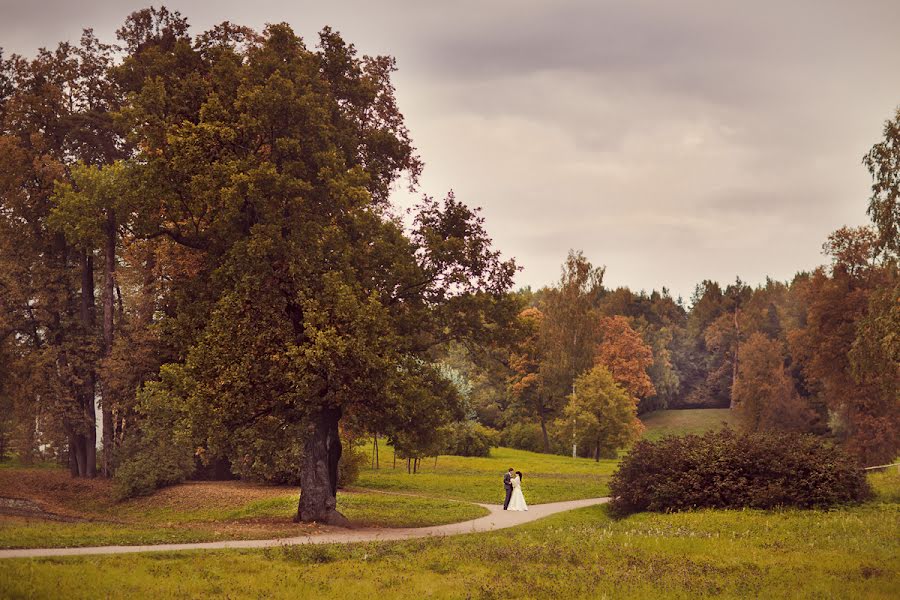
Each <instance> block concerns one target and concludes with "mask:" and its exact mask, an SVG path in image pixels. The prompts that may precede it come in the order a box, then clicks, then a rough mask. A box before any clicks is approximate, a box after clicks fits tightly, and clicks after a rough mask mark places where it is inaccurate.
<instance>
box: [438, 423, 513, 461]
mask: <svg viewBox="0 0 900 600" xmlns="http://www.w3.org/2000/svg"><path fill="white" fill-rule="evenodd" d="M444 429H445V435H446V440H447V441H446V444H447V445H446V448H445V450H444V451H445V452H446V453H447V454H453V455H455V456H490V455H491V448H493V447H495V446H499V445H500V432H498V431H496V430H494V429H491V428H490V427H485V426H484V425H482V424H481V423H476V422H475V421H461V422H459V423H453V424H451V425H448V426H447V427H445V428H444Z"/></svg>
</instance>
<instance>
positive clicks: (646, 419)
mask: <svg viewBox="0 0 900 600" xmlns="http://www.w3.org/2000/svg"><path fill="white" fill-rule="evenodd" d="M641 422H642V423H643V424H644V427H646V428H647V429H646V431H644V439H648V440H658V439H659V438H661V437H663V436H666V435H687V434H690V433H705V432H707V431H712V430H715V429H720V428H721V427H722V424H723V423H727V424H728V425H731V426H735V425H736V424H737V420H736V418H735V416H734V413H732V412H731V411H730V410H729V409H727V408H694V409H685V410H657V411H654V412H651V413H647V414H646V415H643V416H641Z"/></svg>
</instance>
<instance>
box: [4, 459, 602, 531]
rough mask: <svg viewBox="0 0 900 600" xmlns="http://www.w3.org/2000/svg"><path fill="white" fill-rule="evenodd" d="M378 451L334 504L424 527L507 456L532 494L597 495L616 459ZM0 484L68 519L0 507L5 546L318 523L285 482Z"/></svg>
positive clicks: (368, 517) (455, 518)
mask: <svg viewBox="0 0 900 600" xmlns="http://www.w3.org/2000/svg"><path fill="white" fill-rule="evenodd" d="M381 455H382V461H381V465H382V468H381V469H364V470H363V472H362V474H361V477H360V479H359V481H358V482H357V483H356V487H354V488H353V489H352V490H342V491H340V492H339V493H338V510H340V511H341V512H342V513H343V514H344V515H345V516H346V517H347V518H349V519H350V521H351V522H352V523H354V525H356V526H360V527H424V526H428V525H442V524H445V523H454V522H459V521H467V520H470V519H474V518H477V517H480V516H483V515H485V514H487V511H486V509H484V508H482V507H480V506H477V505H474V504H472V503H471V502H491V503H500V502H502V500H503V485H502V476H503V473H504V472H505V471H506V469H507V468H509V467H510V466H514V467H516V468H518V469H519V470H521V471H523V472H524V473H525V482H524V488H525V494H526V497H527V498H528V501H529V502H530V503H532V504H536V503H541V502H554V501H560V500H571V499H577V498H587V497H596V496H603V495H605V494H607V493H608V490H607V487H606V481H607V480H608V478H609V476H610V474H611V473H612V471H613V470H614V469H615V464H616V463H615V462H614V461H609V460H606V461H601V462H599V463H597V462H594V461H591V460H586V459H572V458H568V457H563V456H548V455H542V454H534V453H531V452H525V451H519V450H510V449H504V448H499V449H495V450H494V451H493V453H492V456H491V457H490V458H463V457H455V456H441V457H439V458H438V461H437V465H436V466H435V463H434V461H433V460H426V461H423V464H422V466H421V470H420V472H419V473H417V474H415V475H411V474H408V473H407V472H406V469H405V462H399V463H398V465H397V468H396V469H395V468H392V464H393V454H392V450H391V448H390V447H385V448H382V450H381ZM0 489H3V490H6V489H9V490H15V493H14V494H13V495H15V496H16V497H22V498H28V499H31V500H33V501H35V502H37V503H38V504H39V505H40V506H41V508H42V509H44V510H46V511H48V512H51V513H54V514H56V515H61V516H63V517H67V518H72V519H74V520H77V522H58V521H50V520H45V519H41V518H33V517H29V518H24V517H19V516H5V517H0V547H4V548H25V547H31V548H34V547H68V546H94V545H106V544H126V545H133V544H152V543H175V542H199V541H216V540H224V539H259V538H273V537H291V536H296V535H301V534H308V533H315V531H317V530H318V529H321V528H317V527H315V526H311V525H298V524H294V523H293V522H292V517H293V515H294V513H295V511H296V503H297V492H298V490H297V489H296V488H293V487H279V486H264V485H255V484H249V483H243V482H188V483H185V484H182V485H178V486H173V487H170V488H166V489H163V490H160V491H158V492H157V493H155V494H154V495H152V496H149V497H146V498H137V499H133V500H128V501H125V502H116V501H115V500H114V499H113V498H114V493H113V492H114V490H113V487H112V485H111V482H109V481H105V480H102V479H96V480H83V479H82V480H73V479H71V478H70V477H69V475H68V473H67V472H66V471H65V470H63V469H44V468H40V469H37V468H36V469H23V468H9V469H3V470H0ZM385 492H387V493H385ZM392 492H399V493H392ZM0 495H3V494H0Z"/></svg>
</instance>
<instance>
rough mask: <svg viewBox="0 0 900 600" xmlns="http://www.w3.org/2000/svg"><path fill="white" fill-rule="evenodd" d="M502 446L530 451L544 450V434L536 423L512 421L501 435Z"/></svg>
mask: <svg viewBox="0 0 900 600" xmlns="http://www.w3.org/2000/svg"><path fill="white" fill-rule="evenodd" d="M501 439H502V441H503V445H504V446H508V447H509V448H516V449H518V450H530V451H531V452H543V451H544V436H543V434H542V433H541V426H540V425H539V424H538V423H513V424H512V425H510V426H509V427H507V428H506V429H504V430H503V434H502V435H501Z"/></svg>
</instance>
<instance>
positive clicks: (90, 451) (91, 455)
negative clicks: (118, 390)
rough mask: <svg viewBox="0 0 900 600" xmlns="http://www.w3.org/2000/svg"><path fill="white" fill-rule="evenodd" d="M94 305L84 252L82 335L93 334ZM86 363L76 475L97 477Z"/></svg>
mask: <svg viewBox="0 0 900 600" xmlns="http://www.w3.org/2000/svg"><path fill="white" fill-rule="evenodd" d="M94 313H95V303H94V257H93V255H91V254H90V253H88V252H83V253H82V254H81V322H82V325H83V326H84V329H85V333H87V335H91V334H92V333H93V332H94V323H95V317H94ZM86 362H87V363H88V365H87V368H86V373H85V374H84V385H83V388H82V390H81V394H80V396H81V398H80V401H81V409H82V414H83V417H84V423H83V426H84V428H85V429H86V431H85V433H84V434H82V436H83V439H84V443H83V452H82V453H83V460H84V462H85V467H84V470H83V471H82V470H81V468H79V474H81V475H82V476H84V477H94V476H96V475H97V411H96V409H95V407H94V402H95V399H96V392H97V374H96V371H95V369H94V365H93V364H90V360H89V361H86Z"/></svg>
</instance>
